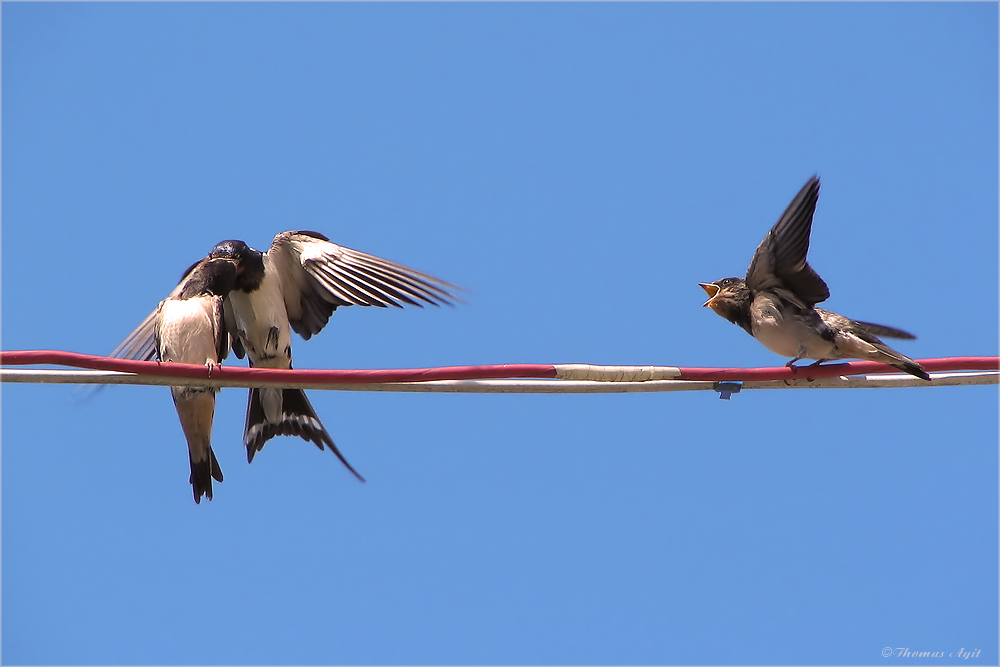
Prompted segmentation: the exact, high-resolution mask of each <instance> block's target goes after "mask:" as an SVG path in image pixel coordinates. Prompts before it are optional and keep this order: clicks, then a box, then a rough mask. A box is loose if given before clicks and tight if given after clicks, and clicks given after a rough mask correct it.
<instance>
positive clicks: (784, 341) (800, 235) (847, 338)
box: [698, 176, 931, 381]
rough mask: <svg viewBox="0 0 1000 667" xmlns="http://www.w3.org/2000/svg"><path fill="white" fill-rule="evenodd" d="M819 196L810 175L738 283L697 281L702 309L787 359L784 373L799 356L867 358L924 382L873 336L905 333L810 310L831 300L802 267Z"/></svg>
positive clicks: (916, 367) (909, 362) (920, 372)
mask: <svg viewBox="0 0 1000 667" xmlns="http://www.w3.org/2000/svg"><path fill="white" fill-rule="evenodd" d="M818 199H819V178H818V177H816V176H813V177H812V178H811V179H809V181H808V182H807V183H806V184H805V186H803V188H802V189H801V190H800V191H799V193H798V194H797V195H795V199H793V200H792V203H791V204H789V205H788V208H787V209H785V212H784V213H783V214H782V215H781V218H779V219H778V222H777V223H776V224H775V225H774V227H772V228H771V231H769V232H768V233H767V236H765V237H764V240H763V241H761V244H760V246H758V248H757V252H755V253H754V256H753V260H752V261H751V262H750V268H749V269H747V275H746V278H745V279H743V278H723V279H722V280H716V281H715V282H711V283H698V284H699V285H700V286H701V288H702V289H704V290H705V292H706V293H707V294H708V296H709V299H708V301H706V302H705V304H704V305H705V306H707V307H708V308H711V309H712V310H714V311H715V312H716V313H718V314H719V315H721V316H722V317H724V318H726V319H727V320H729V321H730V322H732V323H733V324H737V325H739V326H740V327H742V328H743V329H744V330H745V331H746V332H747V333H748V334H750V335H751V336H753V337H754V338H756V339H757V340H758V341H760V342H761V344H763V345H764V347H766V348H767V349H769V350H771V351H772V352H774V353H776V354H780V355H782V356H784V357H793V359H792V360H791V361H789V362H788V364H786V365H787V366H788V367H790V368H794V365H795V362H796V361H798V360H799V359H816V360H817V361H816V363H815V364H813V365H819V364H821V363H823V362H824V361H830V360H833V359H870V360H873V361H881V362H882V363H885V364H889V365H890V366H895V367H896V368H898V369H900V370H902V371H906V372H907V373H909V374H910V375H915V376H916V377H918V378H920V379H922V380H928V381H929V380H930V379H931V378H930V376H929V375H927V372H926V371H925V370H924V369H923V367H922V366H921V365H920V364H918V363H917V362H915V361H914V360H913V359H910V358H909V357H907V356H904V355H902V354H900V353H899V352H896V351H895V350H893V349H892V348H891V347H889V346H888V345H886V344H885V343H883V342H882V341H881V340H879V338H878V337H879V336H885V337H887V338H903V339H909V340H912V339H914V338H915V336H913V335H912V334H909V333H907V332H905V331H901V330H899V329H894V328H892V327H887V326H883V325H881V324H872V323H871V322H859V321H857V320H852V319H849V318H847V317H844V316H842V315H838V314H837V313H831V312H830V311H828V310H822V309H819V308H816V307H815V306H816V304H817V303H821V302H823V301H825V300H826V299H827V298H828V297H829V296H830V290H829V288H828V287H827V286H826V283H825V282H823V279H822V278H820V277H819V275H818V274H817V273H816V272H815V271H814V270H813V269H812V267H811V266H809V264H808V263H807V262H806V254H807V253H808V252H809V234H810V231H811V230H812V220H813V212H814V211H815V209H816V202H817V200H818Z"/></svg>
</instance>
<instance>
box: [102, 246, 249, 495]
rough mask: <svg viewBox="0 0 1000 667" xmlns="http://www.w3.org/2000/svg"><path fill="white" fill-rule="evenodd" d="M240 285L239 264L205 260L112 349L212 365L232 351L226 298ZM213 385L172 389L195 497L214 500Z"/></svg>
mask: <svg viewBox="0 0 1000 667" xmlns="http://www.w3.org/2000/svg"><path fill="white" fill-rule="evenodd" d="M235 283H236V264H235V263H234V262H232V261H230V260H227V259H203V260H201V261H199V262H196V263H195V264H194V265H192V266H191V268H189V269H188V270H187V271H185V272H184V275H183V276H182V277H181V282H180V284H179V285H178V286H177V287H176V289H174V291H173V292H171V293H170V296H168V297H167V298H166V299H164V300H163V301H161V302H160V305H159V306H158V307H157V309H156V310H155V311H153V312H152V313H151V314H150V315H149V317H147V318H146V319H145V320H144V321H143V323H142V324H140V325H139V327H138V328H137V329H136V330H135V331H133V332H132V334H131V335H130V336H129V337H128V338H127V339H126V340H125V342H123V343H122V344H121V345H119V346H118V348H117V349H116V350H115V351H114V352H112V356H116V357H119V358H128V359H143V360H149V359H152V358H154V357H155V358H156V359H158V360H159V361H176V362H181V363H188V364H205V365H206V366H208V367H210V368H211V367H213V366H215V365H216V364H219V363H221V362H222V360H223V359H225V358H226V356H227V355H228V354H229V347H230V337H229V331H228V329H227V327H226V322H225V316H224V310H223V299H224V298H225V296H226V294H228V293H229V290H231V289H232V288H233V285H234V284H235ZM216 391H217V390H216V389H215V388H212V387H188V386H177V387H171V388H170V394H171V396H172V397H173V399H174V407H175V408H176V409H177V416H178V417H179V418H180V422H181V429H182V430H183V431H184V437H185V438H186V439H187V443H188V458H189V460H190V463H191V477H190V480H189V481H190V482H191V487H192V490H193V492H194V501H195V502H196V503H200V502H201V498H202V496H207V497H208V499H209V500H211V499H212V479H213V478H215V480H216V481H219V482H221V481H222V470H221V469H220V468H219V462H218V460H217V459H216V458H215V452H213V451H212V422H213V420H214V418H215V392H216Z"/></svg>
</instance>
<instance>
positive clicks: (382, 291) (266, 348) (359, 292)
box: [209, 231, 457, 481]
mask: <svg viewBox="0 0 1000 667" xmlns="http://www.w3.org/2000/svg"><path fill="white" fill-rule="evenodd" d="M209 257H210V258H224V259H230V260H233V261H234V262H235V263H236V266H237V277H236V283H235V286H234V288H233V290H232V291H231V292H230V293H229V296H228V297H227V298H226V301H225V308H226V310H227V316H229V317H230V318H231V322H232V323H233V324H234V327H235V331H236V335H234V337H233V352H234V353H235V354H236V355H237V356H239V357H240V358H243V355H244V353H245V354H246V355H247V356H248V357H249V359H250V365H251V366H254V367H261V368H291V367H292V334H291V332H292V331H295V332H296V333H297V334H299V335H300V336H302V338H304V339H306V340H308V339H309V338H310V337H312V336H313V335H314V334H316V333H319V331H321V330H322V329H323V327H324V326H326V323H327V321H329V319H330V315H332V314H333V311H335V310H336V309H337V308H338V307H340V306H352V305H353V306H378V307H382V308H384V307H386V306H396V307H402V304H410V305H414V306H421V302H423V303H428V304H432V305H440V304H449V305H450V304H451V303H452V300H453V299H455V298H456V297H455V296H454V295H453V294H452V293H451V292H450V291H449V290H450V289H457V288H456V287H455V286H454V285H451V284H450V283H447V282H445V281H443V280H440V279H438V278H435V277H433V276H429V275H427V274H425V273H421V272H419V271H415V270H413V269H410V268H407V267H405V266H403V265H401V264H396V263H395V262H390V261H389V260H385V259H382V258H379V257H375V256H374V255H369V254H366V253H363V252H359V251H357V250H352V249H350V248H345V247H343V246H339V245H336V244H335V243H331V242H330V240H329V239H327V237H325V236H323V235H322V234H320V233H318V232H311V231H288V232H282V233H281V234H278V235H277V236H275V237H274V241H273V242H272V243H271V247H270V249H268V250H267V251H266V252H260V251H258V250H255V249H253V248H251V247H249V246H248V245H247V244H246V243H244V242H243V241H237V240H231V241H223V242H221V243H219V244H218V245H216V246H215V248H214V249H213V250H212V252H211V253H209ZM276 435H297V436H299V437H300V438H303V439H304V440H306V441H308V442H313V443H315V444H316V446H317V447H319V448H320V449H323V445H324V444H325V445H326V446H327V447H329V448H330V449H331V450H332V451H333V453H334V454H335V455H336V456H337V458H339V459H340V461H341V463H343V464H344V465H345V466H347V469H348V470H350V471H351V472H352V473H354V475H355V477H357V478H358V479H360V480H362V481H364V478H362V477H361V475H359V474H358V472H357V471H356V470H355V469H354V468H353V467H352V466H351V464H349V463H348V462H347V459H345V458H344V456H343V455H342V454H341V453H340V450H339V449H337V447H336V445H334V443H333V439H332V438H331V437H330V434H329V433H328V432H327V430H326V428H324V427H323V424H322V422H320V420H319V417H318V416H317V415H316V411H315V410H313V407H312V405H311V404H310V403H309V399H308V398H306V395H305V392H304V391H302V390H301V389H287V388H286V389H274V388H263V389H251V390H250V395H249V397H248V401H247V416H246V426H245V428H244V432H243V442H244V444H245V445H246V448H247V461H252V460H253V457H254V454H256V453H257V452H259V451H260V450H261V449H262V448H263V447H264V443H265V442H267V441H268V440H269V439H271V438H273V437H274V436H276Z"/></svg>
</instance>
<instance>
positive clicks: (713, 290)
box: [698, 283, 721, 308]
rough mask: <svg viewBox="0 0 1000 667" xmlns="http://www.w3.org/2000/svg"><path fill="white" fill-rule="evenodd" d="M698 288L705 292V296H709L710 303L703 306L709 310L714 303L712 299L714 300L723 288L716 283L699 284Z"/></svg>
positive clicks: (702, 305) (707, 302)
mask: <svg viewBox="0 0 1000 667" xmlns="http://www.w3.org/2000/svg"><path fill="white" fill-rule="evenodd" d="M698 287H700V288H702V289H703V290H705V294H707V295H708V301H706V302H705V303H703V304H701V307H702V308H708V307H709V306H710V305H711V303H712V299H714V298H715V297H716V296H718V295H719V291H720V289H721V288H720V287H719V286H718V285H716V284H715V283H698Z"/></svg>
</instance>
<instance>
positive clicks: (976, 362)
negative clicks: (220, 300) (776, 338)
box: [0, 350, 1000, 384]
mask: <svg viewBox="0 0 1000 667" xmlns="http://www.w3.org/2000/svg"><path fill="white" fill-rule="evenodd" d="M917 361H918V362H919V363H920V364H921V365H923V367H924V368H925V369H926V370H927V371H929V372H943V371H963V370H970V371H971V370H1000V358H998V357H944V358H938V359H918V360H917ZM3 364H7V365H12V366H23V365H38V364H44V365H59V366H72V367H76V368H86V369H91V370H103V371H118V372H122V373H135V374H139V375H156V376H167V377H189V378H217V379H231V380H270V381H279V380H286V381H290V382H293V381H294V382H314V383H329V384H355V383H356V384H368V383H384V382H426V381H430V380H484V379H500V378H556V377H558V376H559V371H560V368H565V366H562V365H558V364H556V365H553V364H494V365H485V366H446V367H441V368H410V369H370V370H312V369H310V370H281V369H269V368H242V367H234V366H221V365H220V366H215V367H214V368H212V369H209V368H207V367H206V366H203V365H199V364H178V363H172V362H163V363H160V362H156V361H133V360H130V359H114V358H110V357H100V356H92V355H88V354H78V353H75V352H63V351H60V350H18V351H8V352H0V365H3ZM677 371H679V375H674V376H672V378H671V379H677V380H699V381H709V382H720V381H754V380H756V381H761V380H794V379H807V378H821V377H836V376H841V375H862V374H869V373H899V372H900V371H899V370H898V369H896V368H893V367H891V366H887V365H885V364H882V363H879V362H875V361H851V362H847V363H835V364H823V365H821V366H800V367H797V368H794V369H793V368H787V367H784V366H782V367H777V368H677Z"/></svg>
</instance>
